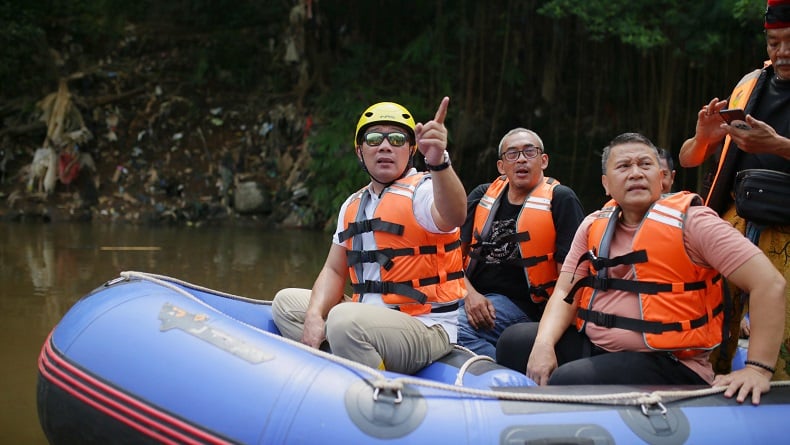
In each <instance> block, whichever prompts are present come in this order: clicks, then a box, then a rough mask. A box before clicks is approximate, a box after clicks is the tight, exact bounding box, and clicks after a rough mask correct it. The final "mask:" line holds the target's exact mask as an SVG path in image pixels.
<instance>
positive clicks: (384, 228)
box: [337, 218, 404, 243]
mask: <svg viewBox="0 0 790 445" xmlns="http://www.w3.org/2000/svg"><path fill="white" fill-rule="evenodd" d="M403 229H404V227H403V225H402V224H395V223H391V222H387V221H382V219H381V218H373V219H363V220H361V221H354V222H352V223H350V224H349V225H348V227H347V228H346V230H344V231H342V232H340V233H338V234H337V238H338V240H340V242H341V243H342V242H343V241H345V240H347V239H349V238H351V237H352V236H354V235H359V234H361V233H367V232H388V233H392V234H395V235H403Z"/></svg>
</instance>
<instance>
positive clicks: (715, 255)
mask: <svg viewBox="0 0 790 445" xmlns="http://www.w3.org/2000/svg"><path fill="white" fill-rule="evenodd" d="M594 215H595V213H593V214H592V215H589V216H587V218H585V219H584V221H582V223H581V225H580V226H579V229H578V230H577V232H576V236H575V238H574V239H573V244H572V245H571V249H570V252H569V253H568V256H567V257H566V258H565V262H564V263H563V265H562V271H563V272H569V273H573V272H574V271H576V272H580V271H585V272H586V271H588V270H589V262H588V261H585V262H583V263H582V264H581V265H579V267H578V268H577V263H578V261H579V258H580V257H581V256H582V255H583V254H584V253H585V252H587V251H588V250H589V248H588V246H587V234H588V231H589V229H590V224H592V221H593V216H594ZM636 229H637V227H636V226H628V225H626V224H624V223H622V222H621V223H619V224H618V225H617V230H616V231H615V234H614V236H613V239H612V243H611V248H610V253H609V257H610V258H614V257H616V256H619V255H623V254H626V253H629V252H631V247H630V246H631V243H632V240H633V238H634V235H635V233H636ZM683 237H684V238H683V243H684V245H685V248H686V252H688V255H689V258H691V260H692V261H693V262H694V263H695V264H698V265H700V266H703V267H711V268H713V269H716V270H718V271H719V272H721V274H722V275H724V276H725V277H727V276H729V275H730V274H732V272H734V271H735V270H736V269H738V268H739V267H740V266H742V265H743V264H744V263H745V262H746V261H748V260H749V259H750V258H751V257H753V256H754V255H757V254H760V253H761V251H760V249H759V248H758V247H757V246H755V245H754V244H752V243H751V242H750V241H749V240H748V239H746V238H745V237H744V236H743V235H742V234H741V233H740V232H738V231H737V230H735V229H734V228H733V227H732V225H731V224H730V223H728V222H727V221H724V220H723V219H721V218H720V217H719V215H717V214H716V212H714V211H713V210H712V209H710V208H709V207H705V206H693V207H690V208H689V210H688V213H687V215H686V221H685V231H684V233H683ZM609 276H610V277H611V278H623V279H633V278H634V271H633V268H632V267H630V266H622V265H621V266H615V267H611V268H609ZM592 309H593V310H595V311H600V312H606V313H611V314H616V315H620V316H624V317H631V318H640V317H641V315H640V308H639V299H638V298H635V296H634V294H633V293H630V292H626V291H619V290H609V291H606V292H602V293H599V294H597V296H596V298H595V301H594V302H593V307H592ZM585 333H586V334H587V336H589V337H590V340H592V342H593V343H595V344H596V345H597V346H599V347H600V348H603V349H605V350H607V351H611V352H616V351H651V349H650V348H648V347H647V346H646V345H645V342H644V340H643V338H642V334H641V333H639V332H634V331H628V330H625V329H617V328H611V329H609V328H604V327H600V326H597V325H595V324H593V323H588V324H587V326H586V328H585ZM709 355H710V353H703V354H699V355H697V356H695V357H692V358H688V359H683V360H681V362H682V363H683V364H684V365H686V366H688V367H689V368H691V369H692V370H693V371H694V372H696V373H697V374H699V375H700V376H701V377H702V378H703V379H705V380H706V381H707V382H708V383H710V382H712V381H713V376H714V375H713V368H712V366H711V364H710V362H709V361H708V356H709Z"/></svg>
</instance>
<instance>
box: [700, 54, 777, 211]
mask: <svg viewBox="0 0 790 445" xmlns="http://www.w3.org/2000/svg"><path fill="white" fill-rule="evenodd" d="M770 66H771V61H770V60H766V61H765V62H764V63H763V69H761V70H754V71H752V72H751V73H749V74H747V75H745V76H743V78H742V79H741V80H740V81H739V82H738V84H737V85H735V88H734V89H733V90H732V94H730V99H729V101H728V103H727V107H728V108H743V109H744V111H745V112H746V114H749V113H750V112H751V111H752V109H753V108H754V102H752V101H750V99H751V98H752V97H753V94H752V93H753V92H754V89H755V86H756V85H757V83H758V81H759V80H760V79H764V78H766V76H767V73H768V71H767V69H768V67H770ZM731 147H732V138H731V137H730V135H727V136H726V137H725V138H724V145H723V146H722V151H721V155H720V157H719V163H718V166H717V168H716V173H715V176H714V178H713V183H712V184H711V185H710V190H709V191H708V193H707V195H706V197H705V205H707V206H709V207H710V208H712V209H713V210H715V211H716V212H718V213H719V215H723V214H724V212H725V211H726V210H727V204H728V203H729V202H730V201H731V200H732V198H731V186H732V179H733V178H734V177H735V173H736V172H735V169H736V168H737V163H738V162H737V154H738V150H731V149H730V148H731Z"/></svg>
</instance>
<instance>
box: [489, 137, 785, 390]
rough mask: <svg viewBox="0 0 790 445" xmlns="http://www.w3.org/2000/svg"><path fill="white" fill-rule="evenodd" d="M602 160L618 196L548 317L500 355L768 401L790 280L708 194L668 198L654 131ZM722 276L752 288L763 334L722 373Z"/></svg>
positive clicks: (564, 275)
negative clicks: (707, 202)
mask: <svg viewBox="0 0 790 445" xmlns="http://www.w3.org/2000/svg"><path fill="white" fill-rule="evenodd" d="M602 158H603V159H602V168H603V176H602V177H601V181H602V183H603V186H604V189H605V190H606V193H607V195H609V196H611V198H612V201H610V203H608V204H607V205H606V206H605V207H604V208H603V209H601V210H599V211H597V212H595V213H593V214H591V215H589V216H588V217H587V218H585V220H584V221H583V222H582V224H581V225H580V226H579V230H578V231H577V232H576V236H575V238H574V241H573V244H572V245H571V250H570V252H569V253H568V255H567V256H566V258H565V262H564V263H563V267H562V271H561V274H560V276H559V279H558V280H557V286H556V287H555V289H554V292H553V293H552V295H551V298H550V299H549V302H548V305H547V307H546V311H545V313H544V315H543V318H542V320H541V322H540V324H538V323H521V324H517V325H514V326H511V327H510V328H508V329H506V330H505V331H504V332H503V333H502V336H501V337H500V340H499V342H498V344H497V362H499V363H501V364H504V365H506V366H508V367H510V368H513V369H517V370H520V371H525V372H526V374H527V376H529V377H530V378H531V379H533V380H534V381H535V382H537V383H538V384H540V385H545V384H566V385H568V384H645V385H661V384H667V385H677V384H691V385H700V384H712V385H716V386H727V387H728V388H727V390H726V391H725V396H727V397H732V396H733V395H736V394H737V400H738V401H743V400H745V399H746V397H747V396H748V395H749V394H750V393H751V394H752V402H753V403H755V404H758V403H759V401H760V394H761V393H764V392H767V391H768V390H769V389H770V379H771V375H772V374H773V372H774V371H775V369H774V368H773V367H774V365H775V363H776V358H777V355H778V353H779V347H780V341H781V340H780V336H779V335H778V333H781V332H782V329H783V326H784V305H785V303H784V290H785V286H786V283H785V280H784V278H783V277H782V275H781V274H779V272H778V271H777V270H776V269H775V268H774V267H771V264H770V262H769V260H768V259H767V257H766V256H765V255H764V254H763V253H762V252H761V251H760V249H758V248H757V247H756V246H754V245H753V244H751V243H750V242H749V241H748V240H747V239H746V238H744V237H743V235H741V234H740V233H738V232H737V231H736V230H735V229H734V228H733V227H732V226H731V225H730V224H728V223H727V222H725V221H723V220H722V219H721V218H720V217H719V216H718V215H717V214H716V212H714V211H713V210H711V209H710V208H708V207H705V206H703V205H701V199H700V198H699V196H697V195H694V194H692V193H688V192H680V193H674V194H669V195H664V196H662V194H661V179H662V176H663V175H664V173H663V171H662V170H661V169H660V167H659V161H658V150H657V149H656V147H655V145H654V144H653V143H652V142H651V141H650V140H649V139H647V138H646V137H644V136H643V135H641V134H637V133H625V134H622V135H620V136H617V137H616V138H615V139H613V140H612V142H611V143H610V144H609V146H607V147H606V148H605V149H604V152H603V157H602ZM722 276H723V277H724V278H726V279H728V280H730V281H731V282H732V283H734V284H735V285H737V286H738V287H739V288H741V289H746V290H748V291H749V293H750V295H751V298H752V300H751V302H752V312H751V315H750V317H751V323H752V324H751V327H752V332H751V338H750V348H749V356H748V359H747V362H746V363H747V365H746V366H745V367H744V368H743V369H741V370H738V371H735V372H732V373H730V374H727V375H719V376H715V377H714V373H713V370H712V367H711V364H710V362H709V361H708V355H709V353H710V350H712V349H713V348H715V347H716V346H717V345H718V344H719V343H720V342H721V337H722V325H723V323H724V307H725V306H726V304H727V302H726V298H727V297H726V296H725V295H724V293H723V292H722Z"/></svg>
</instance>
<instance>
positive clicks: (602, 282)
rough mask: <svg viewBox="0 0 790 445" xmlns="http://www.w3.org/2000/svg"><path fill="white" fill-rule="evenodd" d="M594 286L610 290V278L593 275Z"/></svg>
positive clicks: (594, 287)
mask: <svg viewBox="0 0 790 445" xmlns="http://www.w3.org/2000/svg"><path fill="white" fill-rule="evenodd" d="M592 288H593V289H598V290H602V291H607V290H609V278H606V277H593V282H592Z"/></svg>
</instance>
